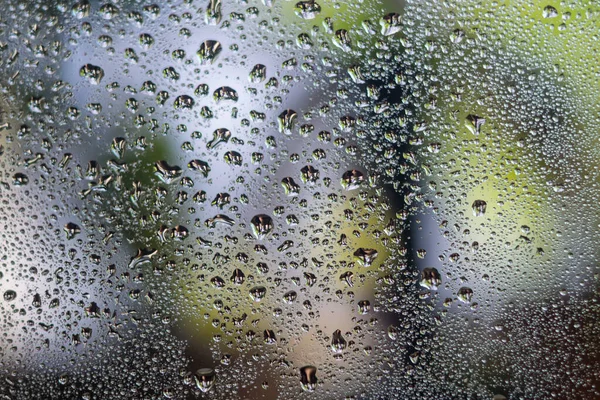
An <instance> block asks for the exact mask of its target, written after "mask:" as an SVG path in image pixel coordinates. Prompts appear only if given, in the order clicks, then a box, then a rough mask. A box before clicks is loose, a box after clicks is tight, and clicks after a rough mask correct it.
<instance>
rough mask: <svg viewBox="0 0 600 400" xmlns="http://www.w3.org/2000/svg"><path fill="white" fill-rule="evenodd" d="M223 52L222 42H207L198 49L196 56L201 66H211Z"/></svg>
mask: <svg viewBox="0 0 600 400" xmlns="http://www.w3.org/2000/svg"><path fill="white" fill-rule="evenodd" d="M219 4H220V2H219ZM221 50H222V47H221V43H220V42H218V41H217V40H206V41H204V42H203V43H202V44H201V45H200V49H198V51H197V52H196V55H197V56H198V59H199V60H200V64H202V65H205V64H211V63H213V62H214V61H215V59H216V58H217V56H218V55H219V54H220V53H221Z"/></svg>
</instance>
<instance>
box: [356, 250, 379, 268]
mask: <svg viewBox="0 0 600 400" xmlns="http://www.w3.org/2000/svg"><path fill="white" fill-rule="evenodd" d="M354 258H355V259H356V260H357V261H358V263H359V264H360V265H362V266H364V267H370V266H371V265H372V264H373V261H375V259H376V258H377V250H375V249H365V248H362V247H361V248H359V249H358V250H356V251H355V252H354Z"/></svg>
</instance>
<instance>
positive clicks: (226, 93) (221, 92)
mask: <svg viewBox="0 0 600 400" xmlns="http://www.w3.org/2000/svg"><path fill="white" fill-rule="evenodd" d="M213 98H214V99H215V101H216V102H217V103H219V102H221V101H227V100H229V101H234V102H235V101H238V94H237V92H236V91H235V90H233V89H232V88H230V87H229V86H223V87H220V88H218V89H217V90H215V92H214V93H213Z"/></svg>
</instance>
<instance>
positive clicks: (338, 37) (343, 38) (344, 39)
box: [333, 29, 352, 52]
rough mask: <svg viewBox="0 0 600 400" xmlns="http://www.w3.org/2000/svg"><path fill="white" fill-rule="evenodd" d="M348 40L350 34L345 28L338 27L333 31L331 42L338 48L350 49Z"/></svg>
mask: <svg viewBox="0 0 600 400" xmlns="http://www.w3.org/2000/svg"><path fill="white" fill-rule="evenodd" d="M351 43H352V42H351V41H350V34H349V33H348V31H347V30H345V29H338V30H337V31H335V35H334V37H333V44H335V45H336V46H337V47H339V48H340V49H342V50H344V51H346V52H348V51H350V50H352V47H351Z"/></svg>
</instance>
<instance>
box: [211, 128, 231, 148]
mask: <svg viewBox="0 0 600 400" xmlns="http://www.w3.org/2000/svg"><path fill="white" fill-rule="evenodd" d="M230 138H231V131H230V130H229V129H226V128H219V129H217V130H215V131H214V132H213V138H212V140H211V141H210V142H208V143H207V144H206V148H207V149H214V148H216V147H217V146H218V145H219V144H221V143H227V142H229V139H230Z"/></svg>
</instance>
